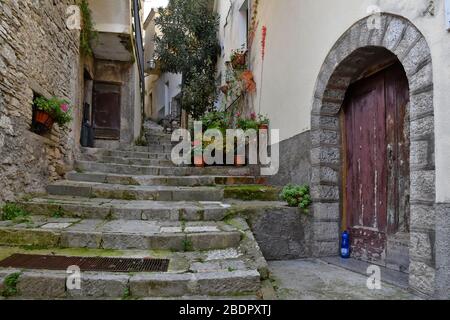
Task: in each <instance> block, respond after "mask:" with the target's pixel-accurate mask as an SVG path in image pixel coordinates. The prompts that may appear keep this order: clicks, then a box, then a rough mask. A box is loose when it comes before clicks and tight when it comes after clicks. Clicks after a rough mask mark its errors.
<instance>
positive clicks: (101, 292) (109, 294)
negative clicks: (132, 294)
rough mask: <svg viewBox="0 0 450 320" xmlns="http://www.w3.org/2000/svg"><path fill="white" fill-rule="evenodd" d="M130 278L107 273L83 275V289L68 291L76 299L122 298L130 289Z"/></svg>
mask: <svg viewBox="0 0 450 320" xmlns="http://www.w3.org/2000/svg"><path fill="white" fill-rule="evenodd" d="M129 278H130V276H128V275H121V274H107V273H82V276H81V289H80V290H67V295H68V296H69V297H74V298H80V297H82V298H121V297H123V295H124V294H125V292H126V290H127V288H128V280H129Z"/></svg>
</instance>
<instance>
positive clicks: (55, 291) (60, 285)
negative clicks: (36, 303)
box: [17, 271, 66, 299]
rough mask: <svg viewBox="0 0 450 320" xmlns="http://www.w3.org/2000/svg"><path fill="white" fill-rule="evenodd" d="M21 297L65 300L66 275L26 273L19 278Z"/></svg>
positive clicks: (18, 287) (18, 286) (18, 285)
mask: <svg viewBox="0 0 450 320" xmlns="http://www.w3.org/2000/svg"><path fill="white" fill-rule="evenodd" d="M17 289H18V291H19V294H20V296H22V297H25V298H26V297H30V298H37V297H39V298H53V299H55V298H65V297H66V275H65V274H59V273H53V272H51V273H49V272H31V271H30V272H24V273H22V275H21V276H20V277H19V281H18V284H17Z"/></svg>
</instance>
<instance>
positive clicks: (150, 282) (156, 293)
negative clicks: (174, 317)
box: [129, 273, 194, 297]
mask: <svg viewBox="0 0 450 320" xmlns="http://www.w3.org/2000/svg"><path fill="white" fill-rule="evenodd" d="M129 285H130V293H131V295H132V296H133V297H181V296H184V295H189V294H190V293H191V290H190V288H191V287H192V286H193V285H194V274H171V273H165V274H137V275H135V276H132V277H131V278H130V284H129Z"/></svg>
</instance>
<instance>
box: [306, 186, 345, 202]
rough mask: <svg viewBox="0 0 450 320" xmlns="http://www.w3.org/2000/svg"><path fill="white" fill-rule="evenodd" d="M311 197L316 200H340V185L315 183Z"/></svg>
mask: <svg viewBox="0 0 450 320" xmlns="http://www.w3.org/2000/svg"><path fill="white" fill-rule="evenodd" d="M311 197H312V198H313V199H314V200H325V201H338V200H339V187H338V186H328V185H313V186H312V187H311Z"/></svg>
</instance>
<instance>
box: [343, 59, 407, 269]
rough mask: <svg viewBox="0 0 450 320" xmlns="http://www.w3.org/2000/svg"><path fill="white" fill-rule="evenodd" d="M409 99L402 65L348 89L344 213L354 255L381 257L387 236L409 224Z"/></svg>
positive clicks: (384, 253)
mask: <svg viewBox="0 0 450 320" xmlns="http://www.w3.org/2000/svg"><path fill="white" fill-rule="evenodd" d="M408 99H409V91H408V82H407V79H406V75H405V73H404V71H403V68H402V66H401V65H400V64H395V65H394V66H392V67H390V68H388V69H385V70H383V71H381V72H378V73H377V74H375V75H373V76H371V77H369V78H366V79H363V80H360V81H358V82H356V83H354V84H353V85H351V87H350V88H349V90H348V92H347V96H346V100H345V103H344V119H345V129H344V131H345V142H344V143H345V164H344V179H343V181H345V185H344V192H345V204H344V208H345V213H344V214H345V219H346V225H347V228H348V229H349V231H350V235H351V239H352V240H351V241H352V249H353V250H352V252H353V253H352V254H353V257H356V258H361V259H364V260H367V261H380V260H383V259H384V257H385V255H386V243H387V239H388V237H389V236H390V235H394V234H395V233H397V232H399V231H405V232H407V231H408V229H409V223H408V217H409V126H408V123H409V119H408V114H407V103H408Z"/></svg>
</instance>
